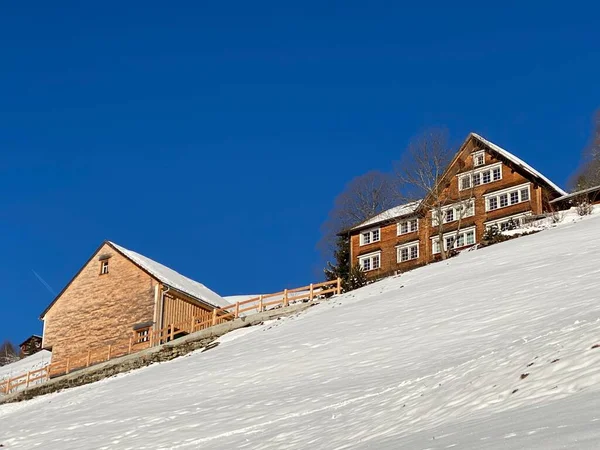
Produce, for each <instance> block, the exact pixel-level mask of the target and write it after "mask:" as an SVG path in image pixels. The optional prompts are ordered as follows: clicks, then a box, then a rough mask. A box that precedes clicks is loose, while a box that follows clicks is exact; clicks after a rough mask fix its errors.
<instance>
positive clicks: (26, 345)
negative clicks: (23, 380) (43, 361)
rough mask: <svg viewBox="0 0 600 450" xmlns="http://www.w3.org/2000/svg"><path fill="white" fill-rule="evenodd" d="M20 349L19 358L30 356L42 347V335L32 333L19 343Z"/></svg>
mask: <svg viewBox="0 0 600 450" xmlns="http://www.w3.org/2000/svg"><path fill="white" fill-rule="evenodd" d="M19 349H20V350H21V355H20V356H21V358H25V357H27V356H31V355H33V354H34V353H37V352H39V351H40V350H41V349H42V336H38V335H37V334H33V335H31V336H29V337H28V338H27V339H25V340H24V341H23V342H21V343H20V344H19Z"/></svg>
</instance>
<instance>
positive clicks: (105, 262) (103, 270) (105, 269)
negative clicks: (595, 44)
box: [100, 259, 108, 275]
mask: <svg viewBox="0 0 600 450" xmlns="http://www.w3.org/2000/svg"><path fill="white" fill-rule="evenodd" d="M107 273H108V259H105V260H102V261H100V275H106V274H107Z"/></svg>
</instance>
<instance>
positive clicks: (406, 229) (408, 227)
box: [398, 219, 419, 236]
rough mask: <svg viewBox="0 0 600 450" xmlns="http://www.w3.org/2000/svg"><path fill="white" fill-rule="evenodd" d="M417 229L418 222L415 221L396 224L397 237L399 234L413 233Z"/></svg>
mask: <svg viewBox="0 0 600 450" xmlns="http://www.w3.org/2000/svg"><path fill="white" fill-rule="evenodd" d="M418 229H419V221H418V220H417V219H411V220H405V221H404V222H399V223H398V236H400V235H401V234H407V233H413V232H415V231H417V230H418Z"/></svg>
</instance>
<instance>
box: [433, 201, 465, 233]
mask: <svg viewBox="0 0 600 450" xmlns="http://www.w3.org/2000/svg"><path fill="white" fill-rule="evenodd" d="M467 203H470V205H468V206H467V211H466V212H464V213H463V212H461V211H460V210H459V207H464V206H465V205H466V204H467ZM449 210H452V216H453V219H452V220H446V218H447V211H449ZM436 212H437V209H432V210H431V223H432V224H433V226H434V227H437V226H439V224H440V223H439V220H438V218H437V217H436ZM441 213H442V225H443V224H447V223H452V222H456V221H458V220H462V219H466V218H467V217H473V216H474V215H475V198H474V197H472V198H470V199H468V200H463V201H461V202H457V203H453V204H451V205H446V206H443V207H442V208H441Z"/></svg>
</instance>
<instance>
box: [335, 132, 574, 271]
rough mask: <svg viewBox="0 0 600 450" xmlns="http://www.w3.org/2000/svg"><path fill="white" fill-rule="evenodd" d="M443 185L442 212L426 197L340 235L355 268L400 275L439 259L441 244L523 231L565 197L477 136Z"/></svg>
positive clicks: (460, 153) (529, 168)
mask: <svg viewBox="0 0 600 450" xmlns="http://www.w3.org/2000/svg"><path fill="white" fill-rule="evenodd" d="M441 182H442V183H443V185H442V187H443V189H441V190H440V191H441V196H442V197H443V201H440V202H438V204H443V205H444V206H443V207H442V208H438V209H441V211H438V209H436V210H434V209H433V208H431V206H429V207H428V206H426V205H432V204H434V203H435V202H432V201H431V200H432V199H431V198H425V199H422V200H420V201H418V202H414V203H409V204H406V205H401V206H397V207H395V208H392V209H390V210H388V211H385V212H383V213H381V214H378V215H377V216H375V217H373V218H371V219H369V220H367V221H365V222H363V223H361V224H358V225H357V226H355V227H353V228H351V229H350V230H349V231H346V232H344V234H348V235H349V236H350V254H351V261H352V263H353V264H359V265H360V266H361V267H362V268H363V270H364V271H365V272H367V275H368V276H369V277H372V278H378V277H381V276H385V275H389V274H393V273H398V272H402V271H405V270H408V269H411V268H414V267H417V266H420V265H423V264H427V263H429V262H431V261H434V260H436V259H438V258H439V257H440V253H441V248H442V247H441V246H443V248H444V249H445V250H453V249H456V250H460V249H464V248H467V247H470V246H473V245H475V244H477V243H478V242H481V239H482V237H483V236H484V234H485V232H486V230H487V229H489V228H490V227H498V228H500V229H506V228H507V227H508V226H515V225H516V226H520V225H521V224H523V222H524V221H526V220H527V218H528V217H531V216H536V215H539V214H542V213H543V212H545V211H547V210H549V209H551V206H550V203H551V202H552V201H553V200H555V199H558V198H561V197H563V196H566V195H567V193H566V192H565V191H563V190H562V189H561V188H560V187H559V186H557V185H556V184H554V183H553V182H552V181H551V180H549V179H548V178H547V177H545V176H544V175H542V174H541V173H540V172H538V171H537V170H536V169H534V168H533V167H532V166H530V165H529V164H527V163H525V162H524V161H523V160H521V159H519V158H518V157H516V156H515V155H513V154H512V153H510V152H508V151H507V150H505V149H503V148H501V147H499V146H497V145H496V144H494V143H492V142H490V141H488V140H486V139H484V138H483V137H481V136H479V135H478V134H475V133H471V134H469V136H468V137H467V139H466V140H465V141H464V143H463V144H462V145H461V147H460V149H459V150H458V152H457V153H456V155H455V156H454V158H453V159H452V161H451V163H450V164H449V166H448V168H447V169H446V171H445V173H444V175H443V176H442V181H441ZM440 212H441V217H438V215H439V213H440ZM439 227H441V231H442V232H441V233H440V228H439ZM440 235H441V237H442V242H440Z"/></svg>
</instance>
